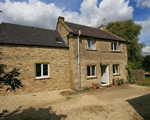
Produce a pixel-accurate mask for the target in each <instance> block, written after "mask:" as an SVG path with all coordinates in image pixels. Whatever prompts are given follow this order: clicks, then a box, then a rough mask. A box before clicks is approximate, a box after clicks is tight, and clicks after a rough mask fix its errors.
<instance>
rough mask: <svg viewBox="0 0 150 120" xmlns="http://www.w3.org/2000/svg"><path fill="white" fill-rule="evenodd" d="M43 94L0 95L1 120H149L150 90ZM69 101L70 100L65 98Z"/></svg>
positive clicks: (130, 87)
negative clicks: (3, 114) (4, 111)
mask: <svg viewBox="0 0 150 120" xmlns="http://www.w3.org/2000/svg"><path fill="white" fill-rule="evenodd" d="M60 93H61V91H60V90H59V91H46V92H38V93H30V94H22V95H9V96H0V106H1V107H0V112H2V111H3V110H5V109H7V110H9V112H8V113H6V114H5V116H4V118H3V117H1V119H2V120H3V119H5V120H29V119H30V120H110V119H111V120H142V119H145V120H146V119H149V118H150V102H149V101H150V88H149V87H141V86H137V85H124V86H117V87H114V86H113V87H109V88H106V87H105V88H103V89H98V90H89V91H85V92H79V93H77V94H70V93H68V94H65V95H61V94H60ZM66 97H67V98H70V99H66Z"/></svg>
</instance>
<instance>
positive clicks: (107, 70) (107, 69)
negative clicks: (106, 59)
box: [101, 65, 109, 86]
mask: <svg viewBox="0 0 150 120" xmlns="http://www.w3.org/2000/svg"><path fill="white" fill-rule="evenodd" d="M102 66H107V68H106V72H107V75H108V83H107V84H101V85H102V86H106V85H109V65H102ZM102 66H101V71H102ZM101 83H102V72H101Z"/></svg>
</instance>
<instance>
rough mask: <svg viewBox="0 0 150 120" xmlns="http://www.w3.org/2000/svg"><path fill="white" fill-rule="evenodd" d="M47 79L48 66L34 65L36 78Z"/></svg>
mask: <svg viewBox="0 0 150 120" xmlns="http://www.w3.org/2000/svg"><path fill="white" fill-rule="evenodd" d="M46 77H49V64H36V78H46Z"/></svg>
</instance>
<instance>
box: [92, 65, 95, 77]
mask: <svg viewBox="0 0 150 120" xmlns="http://www.w3.org/2000/svg"><path fill="white" fill-rule="evenodd" d="M91 67H92V76H95V66H91Z"/></svg>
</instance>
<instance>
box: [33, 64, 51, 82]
mask: <svg viewBox="0 0 150 120" xmlns="http://www.w3.org/2000/svg"><path fill="white" fill-rule="evenodd" d="M36 64H41V76H39V77H37V76H36ZM36 64H35V78H36V79H39V78H49V77H50V73H49V63H36ZM45 64H46V65H48V66H47V67H48V75H43V65H45Z"/></svg>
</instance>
